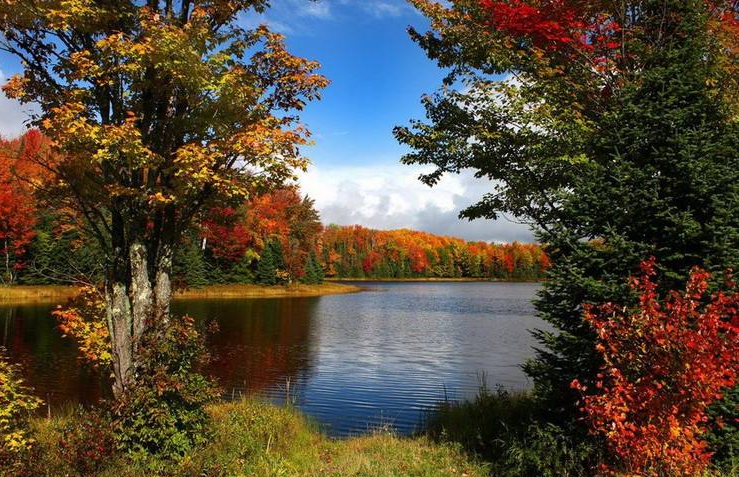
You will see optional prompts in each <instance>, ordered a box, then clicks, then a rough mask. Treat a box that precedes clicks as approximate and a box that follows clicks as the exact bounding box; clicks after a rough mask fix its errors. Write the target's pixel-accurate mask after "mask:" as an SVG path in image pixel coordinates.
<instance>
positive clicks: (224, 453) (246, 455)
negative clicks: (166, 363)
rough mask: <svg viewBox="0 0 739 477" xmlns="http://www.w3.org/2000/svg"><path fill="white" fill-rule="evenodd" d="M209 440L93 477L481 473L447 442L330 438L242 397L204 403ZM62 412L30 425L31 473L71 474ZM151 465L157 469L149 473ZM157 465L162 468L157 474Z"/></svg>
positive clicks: (118, 460) (115, 464)
mask: <svg viewBox="0 0 739 477" xmlns="http://www.w3.org/2000/svg"><path fill="white" fill-rule="evenodd" d="M208 413H209V415H210V418H211V420H210V422H211V424H210V429H209V431H210V433H211V437H210V438H209V439H208V441H207V444H206V445H204V446H202V447H201V448H199V449H197V450H195V451H194V452H192V453H191V454H190V455H187V456H186V457H185V458H184V459H183V460H182V461H181V462H179V463H177V464H174V465H169V466H167V465H164V464H162V463H159V462H156V461H151V462H147V463H146V465H144V464H143V463H138V464H137V463H132V462H129V461H127V460H125V458H123V457H115V458H113V459H111V460H110V462H107V463H106V465H105V467H104V468H103V469H102V471H101V472H100V474H99V475H100V477H154V476H165V475H167V476H182V477H196V476H198V477H210V476H212V477H215V476H259V477H262V476H264V477H269V476H275V477H277V476H286V477H290V476H295V477H297V476H305V477H308V476H316V477H324V476H325V477H352V476H356V477H406V476H407V477H446V476H448V477H463V476H466V477H483V476H486V475H488V469H487V467H486V466H484V465H482V464H479V463H477V462H476V461H474V460H473V459H470V458H469V457H466V456H465V455H464V454H463V453H462V452H461V451H460V450H459V448H458V446H454V445H451V444H436V443H433V442H431V441H430V440H429V439H427V438H425V437H415V438H406V437H398V436H395V435H393V434H390V433H387V432H383V433H380V432H378V433H375V434H371V435H368V436H365V437H356V438H351V439H346V440H333V439H329V438H327V437H325V436H324V435H322V434H321V433H320V432H318V431H317V429H316V426H315V425H314V424H312V423H311V422H310V421H309V420H307V419H306V418H305V417H303V416H302V415H300V414H299V413H298V412H297V411H295V410H294V409H291V408H284V407H277V406H274V405H271V404H267V403H264V402H261V401H258V400H253V399H247V400H244V401H240V402H235V403H222V404H217V405H213V406H210V407H209V408H208ZM68 419H70V417H58V418H54V419H51V420H45V419H38V420H36V421H34V422H33V429H34V434H35V436H36V438H37V441H38V445H39V448H40V449H41V451H40V453H39V457H38V459H40V461H39V462H38V463H39V464H40V465H39V466H38V467H39V468H41V469H43V472H44V473H42V474H41V475H39V477H47V476H48V477H51V476H59V475H76V474H75V472H74V471H73V469H70V468H68V467H67V466H66V465H65V464H64V460H63V459H62V457H61V454H60V452H59V443H60V435H59V431H58V429H59V428H60V426H61V425H63V424H64V422H65V420H68ZM151 469H160V470H159V471H152V470H151ZM161 469H167V470H166V471H162V470H161Z"/></svg>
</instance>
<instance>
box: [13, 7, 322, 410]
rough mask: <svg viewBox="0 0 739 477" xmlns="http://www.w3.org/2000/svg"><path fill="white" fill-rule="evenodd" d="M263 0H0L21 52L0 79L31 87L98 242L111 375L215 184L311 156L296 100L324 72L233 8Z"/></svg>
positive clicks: (160, 302)
mask: <svg viewBox="0 0 739 477" xmlns="http://www.w3.org/2000/svg"><path fill="white" fill-rule="evenodd" d="M266 4H267V3H266V2H265V1H262V0H216V1H212V2H200V1H195V2H193V1H190V0H179V1H178V0H174V1H173V0H149V1H147V2H136V1H133V0H126V1H121V2H116V3H114V4H112V3H109V2H78V1H73V2H61V3H59V2H30V3H29V2H27V1H25V0H9V1H6V2H4V3H3V4H2V5H0V18H1V19H2V20H1V22H0V31H2V34H3V38H2V40H0V43H1V45H2V49H3V50H5V51H6V52H8V53H10V54H13V55H15V56H16V57H17V58H19V59H21V60H22V61H23V73H22V74H21V75H16V76H14V77H12V78H11V79H10V81H9V82H8V83H7V84H6V85H5V86H4V91H5V93H6V94H7V95H8V96H9V97H12V98H16V99H18V100H20V101H21V102H35V103H37V104H38V105H39V107H40V113H39V114H38V115H36V116H35V117H34V121H33V123H34V124H36V125H38V126H39V127H40V128H41V129H42V131H43V132H44V134H46V135H47V136H48V137H49V138H50V139H52V140H53V143H54V149H55V152H58V153H59V154H60V155H61V158H62V159H61V160H60V161H59V162H58V163H52V162H51V161H50V160H49V157H50V155H47V154H44V155H39V157H37V158H36V160H37V162H39V163H40V164H41V165H43V166H44V167H45V168H47V169H49V170H50V172H51V173H52V174H53V179H54V180H55V182H54V185H55V186H56V187H55V192H56V193H57V194H58V197H59V200H60V202H61V203H66V204H69V205H70V206H71V207H74V208H75V209H76V210H77V211H78V212H79V213H80V215H81V216H83V217H84V218H85V219H86V223H87V226H88V227H89V228H90V230H91V233H93V234H94V236H95V237H96V238H97V240H98V241H99V242H100V243H101V246H102V248H103V249H104V250H105V253H106V256H107V260H106V279H105V301H106V310H107V318H106V319H107V323H108V326H109V328H110V335H111V340H112V347H113V354H114V356H115V359H114V360H113V362H114V366H113V368H114V373H115V383H114V391H115V393H116V395H118V396H120V395H121V394H122V393H123V392H124V391H125V390H126V388H128V387H129V386H130V385H131V384H132V381H133V379H134V375H133V369H134V364H135V362H136V361H137V359H138V356H139V355H140V350H139V349H138V348H139V343H140V341H141V338H142V336H143V334H144V332H145V331H146V330H147V329H148V327H149V322H150V321H152V320H154V321H161V320H166V319H167V316H168V315H169V305H170V301H171V296H172V292H171V278H170V274H171V267H172V255H173V251H174V247H175V245H176V244H177V243H178V241H179V239H180V236H181V235H182V233H183V232H184V231H185V230H187V228H188V226H189V225H190V223H191V221H192V220H193V217H194V216H196V215H197V214H198V212H200V211H201V210H203V209H204V208H206V207H210V206H211V205H212V204H213V203H214V201H215V200H216V199H221V200H223V201H226V202H229V201H232V200H237V199H238V200H239V201H240V200H243V198H244V197H245V195H246V193H247V191H248V190H250V189H251V188H253V187H257V186H269V185H272V184H275V183H280V182H281V181H283V180H284V179H285V178H288V177H290V176H291V175H292V173H293V170H294V169H295V168H303V167H305V165H306V159H305V158H304V157H303V156H302V155H301V154H300V152H299V146H301V145H303V144H305V143H306V141H307V136H308V132H307V131H306V130H305V129H304V128H303V127H302V126H300V125H299V124H298V122H297V120H298V118H297V116H296V115H295V114H293V113H294V112H296V111H299V110H301V109H302V108H303V106H304V104H305V102H306V101H308V100H312V99H314V98H316V97H317V96H318V95H319V91H320V89H321V88H322V87H324V86H325V85H326V80H325V79H324V78H323V77H322V76H320V75H317V74H315V73H314V71H315V70H316V68H317V67H318V65H317V64H316V63H314V62H311V61H308V60H305V59H302V58H298V57H295V56H293V55H290V54H289V53H288V52H287V51H286V50H285V46H284V41H283V37H282V36H281V35H278V34H275V33H272V32H270V31H269V30H268V29H267V28H266V27H265V26H260V27H258V28H256V29H253V30H246V29H243V28H241V27H239V26H238V24H237V22H236V19H237V17H238V16H239V15H241V14H243V13H244V12H246V11H248V10H257V11H262V10H263V9H264V8H265V7H266Z"/></svg>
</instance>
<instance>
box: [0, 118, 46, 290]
mask: <svg viewBox="0 0 739 477" xmlns="http://www.w3.org/2000/svg"><path fill="white" fill-rule="evenodd" d="M45 147H47V144H46V141H44V139H43V138H42V137H41V135H40V134H39V133H38V131H30V132H28V133H26V134H25V135H24V136H23V137H21V138H18V139H16V140H13V141H0V256H2V258H3V272H2V273H0V283H3V284H12V283H14V282H16V281H17V279H18V273H19V272H20V271H21V270H22V269H23V268H25V267H26V265H27V262H26V260H25V258H26V257H25V255H26V253H27V252H28V249H29V246H30V245H31V242H32V241H33V238H34V237H35V235H36V233H35V231H34V226H35V225H36V222H37V219H38V217H37V209H36V200H35V198H34V195H33V190H32V187H31V185H30V184H31V183H32V181H33V180H34V178H38V171H37V170H36V169H35V168H34V167H33V164H32V163H31V162H30V160H29V159H30V157H31V156H32V155H34V154H36V153H37V152H38V151H39V150H40V149H42V148H45ZM21 178H22V179H21Z"/></svg>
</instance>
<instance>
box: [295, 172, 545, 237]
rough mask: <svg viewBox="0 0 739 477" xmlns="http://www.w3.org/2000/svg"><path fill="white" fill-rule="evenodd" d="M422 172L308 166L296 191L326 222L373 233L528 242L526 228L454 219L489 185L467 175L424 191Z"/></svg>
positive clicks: (502, 221) (449, 178)
mask: <svg viewBox="0 0 739 477" xmlns="http://www.w3.org/2000/svg"><path fill="white" fill-rule="evenodd" d="M422 172H428V170H427V169H424V168H421V167H412V166H404V165H401V164H392V163H391V164H385V165H377V166H346V167H342V166H332V167H331V168H330V169H328V168H326V169H324V168H321V167H316V166H312V167H311V168H310V169H309V170H308V172H307V173H304V174H301V176H300V178H299V182H300V186H301V190H302V191H303V193H305V194H307V195H308V196H310V197H311V198H313V199H314V200H315V201H316V208H317V209H318V210H319V211H320V213H321V219H322V220H323V222H324V223H326V224H339V225H352V224H359V225H362V226H365V227H370V228H377V229H396V228H411V229H415V230H423V231H426V232H431V233H434V234H439V235H451V236H456V237H461V238H464V239H466V240H474V241H477V240H482V241H486V242H511V241H513V240H518V241H522V242H530V241H533V240H534V238H533V234H532V233H531V230H530V229H529V227H528V226H526V225H522V224H519V223H515V222H512V221H509V220H506V219H502V218H501V219H499V220H495V221H492V220H475V221H472V222H469V221H467V220H460V219H459V218H458V214H459V211H460V210H461V209H463V208H465V207H467V206H469V205H471V204H473V203H475V202H477V200H479V199H480V197H482V195H483V194H484V193H485V192H489V191H490V189H491V184H490V183H489V182H488V183H486V182H485V181H484V180H481V179H476V178H475V177H474V176H473V175H472V174H471V173H469V172H465V173H462V174H460V175H449V176H446V177H444V179H442V181H441V182H440V183H439V184H437V185H436V186H434V187H433V188H430V187H428V186H426V185H424V184H422V183H421V182H420V181H419V180H418V176H419V174H421V173H422Z"/></svg>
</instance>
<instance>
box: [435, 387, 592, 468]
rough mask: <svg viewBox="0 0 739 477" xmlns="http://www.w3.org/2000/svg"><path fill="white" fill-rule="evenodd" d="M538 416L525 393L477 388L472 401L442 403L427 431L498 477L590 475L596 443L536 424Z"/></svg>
mask: <svg viewBox="0 0 739 477" xmlns="http://www.w3.org/2000/svg"><path fill="white" fill-rule="evenodd" d="M539 414H541V413H540V410H539V408H538V403H537V402H536V401H535V399H534V398H533V397H532V396H531V395H530V394H529V393H510V392H508V391H505V390H504V389H502V388H498V389H497V390H496V391H495V392H492V391H490V390H489V389H488V388H487V387H485V386H481V388H480V391H479V392H478V394H477V396H476V397H475V399H473V400H471V401H461V402H448V401H447V402H443V403H441V404H440V405H439V406H438V408H437V409H436V411H435V412H434V414H433V415H432V416H430V418H429V420H428V422H427V433H428V434H429V436H430V437H432V438H433V439H434V440H437V441H438V440H442V441H450V442H454V443H457V444H459V445H461V446H462V448H463V449H465V450H466V451H467V452H471V453H473V454H475V455H477V456H478V457H481V458H483V459H484V460H485V461H487V462H489V463H490V466H491V475H495V476H498V477H576V476H583V477H585V476H587V477H590V476H591V475H592V472H591V470H592V469H593V468H595V467H597V464H595V463H597V462H599V459H600V456H599V455H598V452H597V445H596V444H594V443H593V442H592V440H591V441H587V440H583V439H580V436H572V435H570V434H569V433H568V432H567V431H565V430H564V429H562V428H560V427H558V426H555V425H553V424H540V423H539V420H540V416H539Z"/></svg>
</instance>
